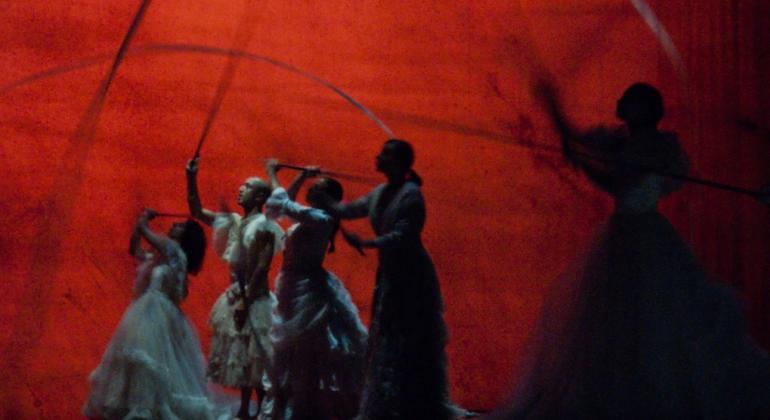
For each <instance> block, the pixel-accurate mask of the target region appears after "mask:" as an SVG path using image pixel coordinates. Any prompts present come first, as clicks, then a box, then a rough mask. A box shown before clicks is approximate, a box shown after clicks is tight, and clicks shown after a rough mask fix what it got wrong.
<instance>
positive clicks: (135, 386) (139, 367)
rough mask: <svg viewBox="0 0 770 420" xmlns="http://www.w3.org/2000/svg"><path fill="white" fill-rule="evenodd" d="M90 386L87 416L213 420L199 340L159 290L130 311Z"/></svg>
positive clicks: (91, 378)
mask: <svg viewBox="0 0 770 420" xmlns="http://www.w3.org/2000/svg"><path fill="white" fill-rule="evenodd" d="M90 382H91V393H90V395H89V397H88V400H87V401H86V404H85V406H84V407H83V414H84V415H85V416H87V417H89V418H98V419H162V420H172V419H173V420H177V419H185V420H198V419H211V418H215V417H216V416H215V407H214V405H213V404H212V402H211V401H210V400H209V395H208V393H207V385H206V376H205V368H204V358H203V354H202V352H201V348H200V342H199V341H198V336H197V334H196V333H195V330H194V329H193V327H192V325H191V324H190V322H189V321H188V320H187V318H186V317H185V316H184V314H183V313H182V312H181V311H180V309H179V307H178V306H177V305H176V304H174V303H173V302H172V301H171V300H169V299H168V298H167V297H166V295H164V294H163V293H161V292H159V291H147V292H146V293H145V294H143V295H142V296H141V297H139V298H138V299H136V300H135V301H134V302H133V303H132V304H131V305H130V306H129V307H128V309H127V310H126V312H125V314H124V315H123V319H122V320H121V322H120V324H119V326H118V328H117V330H116V331H115V334H114V335H113V337H112V340H111V341H110V343H109V345H108V347H107V350H106V351H105V353H104V355H103V356H102V360H101V363H100V364H99V366H98V367H97V368H96V369H95V370H94V371H93V373H92V374H91V377H90Z"/></svg>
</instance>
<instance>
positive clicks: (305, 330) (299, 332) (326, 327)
mask: <svg viewBox="0 0 770 420" xmlns="http://www.w3.org/2000/svg"><path fill="white" fill-rule="evenodd" d="M276 293H277V295H278V296H277V297H278V305H277V306H276V308H275V311H274V312H273V326H272V330H271V332H270V338H271V341H272V343H273V348H274V349H275V361H274V372H275V375H274V376H275V381H276V383H275V384H274V388H275V416H276V417H275V418H281V419H307V418H319V419H332V418H336V419H345V418H351V417H353V416H355V414H356V413H357V411H358V405H359V401H360V393H361V388H362V381H363V361H364V355H365V352H366V341H367V333H366V329H365V327H364V326H363V324H362V323H361V321H360V319H359V317H358V309H357V308H356V306H355V305H354V304H353V302H352V300H351V298H350V294H349V293H348V291H347V290H346V289H345V287H344V286H343V284H342V282H341V281H340V280H339V279H338V278H337V277H336V276H335V275H334V274H332V273H330V272H328V271H325V270H322V269H319V270H317V271H314V272H312V273H309V274H308V273H299V272H291V271H288V270H283V271H281V273H280V274H279V276H278V279H277V283H276Z"/></svg>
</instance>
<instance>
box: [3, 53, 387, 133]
mask: <svg viewBox="0 0 770 420" xmlns="http://www.w3.org/2000/svg"><path fill="white" fill-rule="evenodd" d="M160 53H198V54H212V55H220V56H225V57H236V58H242V59H246V60H250V61H255V62H261V63H265V64H268V65H271V66H274V67H277V68H280V69H283V70H286V71H288V72H291V73H294V74H297V75H299V76H301V77H304V78H305V79H309V80H311V81H313V82H315V83H318V84H320V85H322V86H324V87H325V88H327V89H329V90H331V91H333V92H334V93H335V94H337V95H338V96H340V97H342V98H343V99H344V100H345V101H346V102H348V103H349V104H351V105H352V106H354V107H355V108H356V109H358V110H359V111H361V112H362V113H363V114H364V115H365V116H366V117H367V118H369V119H370V120H372V121H373V122H374V123H375V124H377V126H378V127H379V128H380V129H381V130H382V131H383V132H384V133H385V135H387V136H388V138H393V137H396V135H395V134H394V133H393V131H392V130H391V129H390V128H389V127H388V126H387V125H386V124H385V123H384V122H383V121H382V120H380V118H378V117H377V116H376V115H375V114H374V113H373V112H372V111H370V110H369V109H368V108H366V107H365V106H364V105H363V104H362V103H361V102H359V101H357V100H356V99H355V98H353V97H352V96H351V95H349V94H348V93H347V92H345V91H344V90H342V89H340V88H339V87H337V86H335V85H334V84H332V83H331V82H329V81H327V80H325V79H323V78H321V77H319V76H316V75H315V74H313V73H310V72H308V71H306V70H303V69H301V68H299V67H296V66H293V65H291V64H289V63H286V62H284V61H281V60H277V59H275V58H272V57H268V56H266V55H261V54H253V53H249V52H247V51H242V50H234V49H229V48H221V47H213V46H209V45H200V44H148V45H142V46H137V47H132V48H130V49H129V50H128V51H127V52H126V54H127V55H130V56H134V55H142V54H160ZM110 58H112V55H111V54H99V55H94V56H91V57H87V58H84V59H82V60H80V61H77V62H74V63H70V64H66V65H63V66H58V67H52V68H49V69H47V70H43V71H41V72H38V73H34V74H31V75H29V76H27V77H24V78H22V79H18V80H15V81H13V82H10V83H7V84H5V85H3V86H0V95H1V94H5V93H7V92H9V91H11V90H14V89H16V88H18V87H21V86H24V85H27V84H30V83H34V82H37V81H40V80H43V79H47V78H50V77H54V76H59V75H62V74H66V73H69V72H72V71H76V70H81V69H85V68H88V67H92V66H95V65H98V64H100V63H101V62H103V61H106V60H108V59H110Z"/></svg>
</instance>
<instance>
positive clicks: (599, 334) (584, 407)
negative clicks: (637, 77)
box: [492, 129, 770, 419]
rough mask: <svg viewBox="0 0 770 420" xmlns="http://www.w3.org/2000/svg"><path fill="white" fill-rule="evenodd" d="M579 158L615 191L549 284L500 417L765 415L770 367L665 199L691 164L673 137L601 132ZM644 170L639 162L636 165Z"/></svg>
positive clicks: (590, 137)
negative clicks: (663, 210)
mask: <svg viewBox="0 0 770 420" xmlns="http://www.w3.org/2000/svg"><path fill="white" fill-rule="evenodd" d="M577 146H578V147H579V149H580V150H578V152H584V153H590V154H591V155H592V156H595V157H597V158H598V159H596V158H591V159H589V158H586V156H587V155H586V154H581V155H578V156H582V157H580V158H579V159H578V165H579V166H580V167H581V169H583V171H584V172H585V173H586V174H587V175H588V176H589V178H590V179H591V180H592V181H593V182H594V183H595V184H597V185H598V186H599V187H600V188H602V189H603V190H605V191H607V192H608V193H610V194H611V195H612V196H613V197H614V198H615V203H616V206H615V211H614V212H613V214H612V215H611V216H610V218H609V220H608V221H607V222H606V224H605V225H604V226H603V227H602V229H600V231H599V233H598V235H597V237H596V238H595V239H594V241H593V243H592V244H591V245H590V246H589V248H588V249H587V250H586V251H585V252H584V253H583V254H582V255H581V256H580V257H579V258H577V260H576V261H575V262H574V263H573V265H572V266H571V267H570V268H569V269H568V270H567V271H566V272H565V273H564V274H562V276H561V277H560V278H558V279H556V281H555V282H554V283H553V285H552V286H551V288H550V291H549V292H548V293H547V295H546V297H545V301H544V304H543V309H542V313H541V315H540V318H539V320H538V323H537V325H536V327H535V330H534V332H533V334H532V335H531V337H530V339H529V342H528V343H527V344H526V345H525V348H524V351H523V353H522V358H521V362H520V366H519V368H518V370H517V372H516V376H517V377H516V381H517V382H518V385H517V387H516V388H515V390H514V393H513V395H512V397H511V399H510V400H509V402H508V403H507V405H506V406H504V407H503V408H502V409H500V410H498V411H497V412H496V413H494V414H493V416H492V417H493V418H498V419H563V418H564V419H669V418H672V419H673V418H676V419H768V418H770V362H769V361H768V357H767V354H765V353H764V352H762V351H760V350H759V349H758V347H756V346H755V345H754V344H753V343H752V342H751V341H750V339H749V338H748V336H747V333H746V330H745V327H744V321H743V316H742V312H741V308H740V307H739V305H738V301H737V299H736V297H735V296H734V295H733V294H732V292H731V291H730V290H728V289H727V288H726V287H724V286H722V285H719V284H718V283H715V282H712V280H711V279H710V278H709V276H708V275H707V273H706V272H705V270H704V269H703V268H702V267H701V264H700V263H699V262H698V261H697V260H696V258H695V256H694V255H693V254H692V252H691V250H690V249H689V248H688V246H687V245H686V244H685V243H684V242H683V241H682V239H681V238H680V237H679V235H678V234H677V233H676V231H675V230H674V228H673V227H672V226H671V224H670V223H669V222H668V221H667V220H666V219H665V218H664V217H663V216H662V215H661V214H660V213H658V211H657V201H658V198H660V197H661V196H663V195H666V194H668V193H670V192H672V191H673V190H675V189H676V188H678V186H679V185H678V183H677V182H674V181H671V180H670V179H669V178H665V177H662V176H659V175H656V174H653V173H650V171H640V170H638V169H636V168H638V167H645V168H653V169H654V170H655V172H665V173H674V174H679V175H682V174H684V173H686V170H687V166H688V165H687V159H686V157H685V155H684V153H683V152H682V150H681V148H680V146H679V143H678V141H677V138H676V136H675V135H674V134H673V133H666V132H661V133H658V134H656V135H654V136H652V137H650V138H642V139H632V138H631V137H630V135H629V134H628V133H627V132H625V130H622V129H617V130H608V129H598V130H595V131H592V132H590V133H589V134H588V135H587V136H586V137H585V138H584V139H583V141H582V142H581V144H578V145H577ZM635 167H636V168H635Z"/></svg>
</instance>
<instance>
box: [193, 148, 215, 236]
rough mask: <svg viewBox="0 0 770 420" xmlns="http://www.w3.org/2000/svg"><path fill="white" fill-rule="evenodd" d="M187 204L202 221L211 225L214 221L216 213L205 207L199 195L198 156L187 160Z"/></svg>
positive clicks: (195, 216)
mask: <svg viewBox="0 0 770 420" xmlns="http://www.w3.org/2000/svg"><path fill="white" fill-rule="evenodd" d="M186 170H187V206H188V207H189V209H190V215H192V217H194V218H196V219H198V220H200V221H201V222H203V223H205V224H207V225H209V226H211V224H212V223H214V217H215V216H216V214H215V213H214V212H213V211H211V210H208V209H204V208H203V205H202V204H201V199H200V196H199V195H198V158H197V157H196V158H193V159H190V161H189V162H187V168H186Z"/></svg>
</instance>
